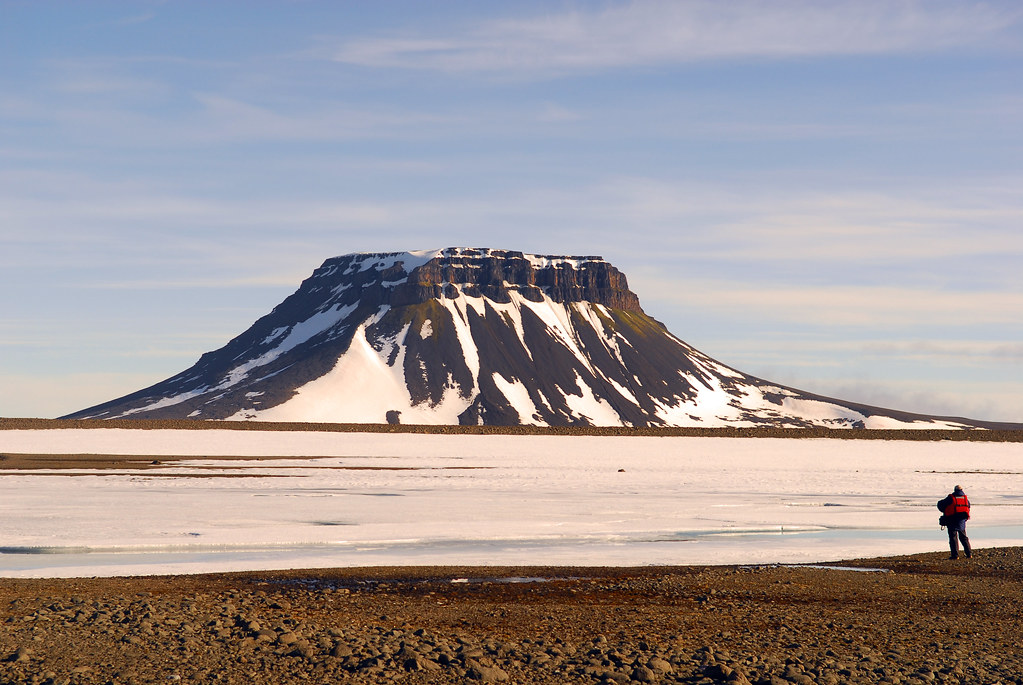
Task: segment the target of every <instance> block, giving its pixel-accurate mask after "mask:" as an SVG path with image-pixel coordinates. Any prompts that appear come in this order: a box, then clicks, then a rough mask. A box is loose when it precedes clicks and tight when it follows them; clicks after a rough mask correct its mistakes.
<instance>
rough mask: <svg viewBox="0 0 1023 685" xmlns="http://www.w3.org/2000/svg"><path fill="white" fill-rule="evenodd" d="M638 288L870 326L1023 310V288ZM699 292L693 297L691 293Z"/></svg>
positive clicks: (986, 317)
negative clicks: (945, 289) (970, 289)
mask: <svg viewBox="0 0 1023 685" xmlns="http://www.w3.org/2000/svg"><path fill="white" fill-rule="evenodd" d="M630 280H631V281H632V282H633V283H634V285H637V286H639V287H638V288H636V289H637V290H639V291H640V292H651V293H658V296H657V297H655V298H647V299H648V300H653V301H658V302H667V303H674V304H676V305H680V306H683V307H686V308H690V309H702V310H706V311H707V312H708V313H710V314H713V313H715V312H719V311H729V312H743V313H744V314H745V315H747V316H748V317H749V318H750V319H751V320H752V319H757V318H759V319H762V320H764V321H770V322H771V323H772V325H774V324H778V323H783V322H784V323H792V324H799V325H805V324H815V325H820V326H827V327H839V326H846V327H858V328H863V327H867V326H869V327H871V328H873V329H877V330H892V329H899V328H905V327H907V326H914V325H930V324H933V323H934V322H935V321H942V322H948V321H954V322H955V323H956V325H958V326H977V325H988V324H1002V323H1005V321H1006V312H1010V311H1017V312H1019V311H1023V292H1003V291H976V292H963V291H935V290H930V289H924V288H914V287H909V286H906V287H896V286H855V285H817V286H814V287H809V286H793V285H790V284H784V283H783V284H774V285H772V284H767V283H757V284H756V285H752V284H748V283H737V282H734V281H712V280H709V279H706V278H702V279H698V280H690V281H687V280H686V279H678V278H672V279H670V280H668V279H666V278H664V277H660V278H658V277H657V276H655V275H653V274H644V275H642V276H641V277H639V278H632V279H630ZM697 292H698V293H701V295H700V298H699V299H694V298H693V296H692V293H697Z"/></svg>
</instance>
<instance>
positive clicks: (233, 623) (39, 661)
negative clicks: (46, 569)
mask: <svg viewBox="0 0 1023 685" xmlns="http://www.w3.org/2000/svg"><path fill="white" fill-rule="evenodd" d="M835 565H836V566H840V567H845V568H842V569H828V568H819V567H817V568H811V567H774V566H771V567H643V568H584V567H572V568H537V567H530V568H440V567H430V568H398V567H395V568H377V569H330V570H315V571H287V572H246V573H235V574H213V575H195V576H165V577H136V578H104V579H76V580H12V579H0V625H2V629H0V682H2V683H63V684H70V683H81V684H85V683H104V684H105V683H124V684H130V683H156V682H161V683H164V682H186V683H217V682H220V683H292V682H315V683H334V682H358V683H363V682H366V683H390V682H399V683H456V682H466V681H467V680H476V681H483V682H505V681H507V682H513V683H598V682H603V683H629V682H640V683H676V682H677V683H726V682H730V683H740V684H741V683H747V682H751V683H763V684H765V685H767V684H771V685H778V684H779V683H932V682H936V683H991V682H1002V683H1008V682H1021V680H1020V677H1021V674H1023V653H1021V652H1020V650H1019V648H1018V645H1019V643H1020V639H1021V637H1023V631H1021V629H1020V627H1019V615H1020V613H1021V611H1023V592H1021V591H1023V548H1004V549H980V550H977V554H976V555H975V556H974V558H973V559H969V560H966V559H960V560H958V561H949V560H946V559H944V555H938V554H921V555H914V556H906V557H896V558H882V559H864V560H858V561H843V562H836V564H835ZM854 568H861V569H882V570H884V571H886V572H871V571H868V572H857V571H855V570H852V569H854Z"/></svg>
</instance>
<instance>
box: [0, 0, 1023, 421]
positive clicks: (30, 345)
mask: <svg viewBox="0 0 1023 685" xmlns="http://www.w3.org/2000/svg"><path fill="white" fill-rule="evenodd" d="M1020 84H1023V4H1020V3H1019V2H1017V1H1016V0H1002V1H999V0H989V1H987V2H973V1H971V0H960V1H954V2H953V1H946V0H927V1H912V0H891V1H887V2H880V1H875V0H821V1H811V0H774V1H771V2H767V1H765V0H732V1H730V2H718V1H715V0H678V1H676V2H642V1H638V2H621V1H605V2H558V1H549V2H501V3H481V2H468V1H466V2H452V1H447V0H436V1H431V2H429V3H423V2H414V1H408V2H401V1H395V2H390V1H388V2H312V1H291V2H285V1H283V0H282V1H280V2H269V1H258V2H230V1H224V2H217V3H205V2H186V1H182V2H147V1H142V0H140V1H138V2H128V1H114V0H110V1H103V0H95V1H92V2H88V3H82V2H57V1H54V2H45V3H39V2H27V1H26V2H11V1H7V0H0V293H2V296H0V416H8V417H13V416H24V417H56V416H60V415H63V414H66V413H70V412H72V411H76V410H79V409H83V408H85V407H88V406H91V405H93V404H97V403H100V402H103V401H106V400H109V399H113V398H115V397H118V396H120V395H123V394H126V393H129V392H132V391H134V390H137V389H140V388H142V387H145V386H148V385H151V384H152V383H155V382H157V381H160V380H163V379H164V378H167V377H169V376H172V375H174V374H176V373H178V372H179V371H182V370H184V369H185V368H187V367H188V366H190V365H192V364H193V363H194V362H195V361H196V360H197V359H198V357H199V356H200V355H201V354H202V353H203V352H206V351H210V350H213V349H216V348H219V347H221V346H222V345H223V344H225V343H226V342H227V341H228V340H230V339H231V338H233V337H234V336H236V335H238V334H239V333H241V332H242V331H243V330H245V329H246V328H247V327H248V326H249V325H250V324H251V323H252V322H253V321H255V320H256V319H257V318H259V317H260V316H262V315H264V314H266V313H268V312H269V311H270V309H272V308H273V307H274V306H275V305H276V304H278V303H279V302H280V301H281V300H283V299H284V298H285V297H287V295H289V294H290V293H291V292H293V291H294V290H295V289H296V288H297V287H298V285H299V283H300V282H301V281H302V280H303V279H304V278H306V277H308V276H309V275H310V274H311V273H312V271H313V269H314V268H316V267H317V266H319V265H320V264H321V263H322V262H323V261H324V260H325V259H327V258H329V257H332V256H335V255H340V254H346V253H349V252H378V251H400V250H411V249H432V248H440V247H449V246H472V247H494V248H503V249H512V250H521V251H523V252H531V253H541V254H599V255H602V256H604V257H605V258H606V259H608V260H609V261H610V262H611V263H612V264H614V265H615V266H617V267H618V268H619V269H621V270H622V271H623V272H624V273H625V274H626V275H627V276H628V278H629V283H630V285H631V287H632V289H633V290H634V291H635V292H637V293H638V295H639V297H640V301H641V303H642V306H643V308H644V310H645V311H646V312H647V313H648V314H650V315H652V316H653V317H654V318H656V319H658V320H660V321H662V322H663V323H664V324H665V325H666V326H667V327H668V329H669V330H670V331H672V332H673V333H674V334H675V335H677V336H678V337H680V338H682V339H683V340H685V341H686V342H688V343H690V344H692V345H694V346H695V347H697V348H698V349H700V350H701V351H703V352H704V353H706V354H709V355H710V356H712V357H714V358H716V359H718V360H720V361H721V362H723V363H725V364H728V365H730V366H733V367H735V368H737V369H739V370H741V371H744V372H746V373H749V374H752V375H756V376H760V377H762V378H766V379H768V380H771V381H775V382H779V383H784V384H787V385H791V386H794V387H797V388H800V389H803V390H808V391H811V392H816V393H819V394H824V395H829V396H832V397H838V398H842V399H846V400H853V401H859V402H865V403H869V404H875V405H879V406H884V407H891V408H895V409H901V410H906V411H915V412H921V413H930V414H939V415H949V416H967V417H971V418H977V419H987V420H995V421H1015V422H1023V126H1020V122H1021V121H1023V87H1021V85H1020Z"/></svg>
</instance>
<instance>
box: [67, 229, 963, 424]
mask: <svg viewBox="0 0 1023 685" xmlns="http://www.w3.org/2000/svg"><path fill="white" fill-rule="evenodd" d="M68 418H152V419H182V418H193V419H242V420H244V419H257V420H286V421H332V422H338V423H392V424H393V423H448V424H455V423H459V424H464V425H472V424H486V425H518V424H538V425H551V426H570V425H612V426H613V425H617V426H699V427H716V426H787V427H809V426H828V427H846V428H863V427H886V428H887V427H898V426H897V425H896V424H899V423H916V422H921V421H923V422H930V421H931V419H930V418H929V417H920V416H916V415H912V414H906V413H902V412H895V411H890V410H884V409H878V408H875V407H866V406H861V405H855V404H851V403H845V402H841V401H839V400H832V399H829V398H824V397H819V396H816V395H812V394H810V393H805V392H801V391H798V390H793V389H791V388H785V387H782V386H778V385H776V384H771V383H769V382H767V381H763V380H761V379H758V378H754V377H751V376H748V375H746V374H743V373H741V372H738V371H736V370H734V369H730V368H728V367H726V366H724V365H722V364H720V363H719V362H717V361H715V360H713V359H711V358H710V357H708V356H706V355H704V354H702V353H701V352H699V351H698V350H695V349H694V348H692V347H690V346H689V345H687V344H686V343H684V342H682V341H681V340H679V339H678V338H676V337H674V336H673V335H671V334H670V333H669V332H668V331H667V330H665V328H664V326H663V325H661V324H660V323H659V322H657V321H655V320H654V319H652V318H650V317H649V316H647V315H646V314H645V313H644V312H643V310H642V308H641V307H640V304H639V298H638V297H637V296H636V294H635V293H633V292H632V291H631V290H629V286H628V282H627V280H626V278H625V275H624V274H622V273H621V272H620V271H618V270H617V269H616V268H615V267H613V266H612V265H611V264H609V263H607V262H606V261H604V260H603V259H601V258H600V257H594V256H585V257H559V256H548V255H542V256H541V255H527V254H524V253H522V252H513V251H507V250H490V249H483V248H449V249H446V250H438V251H431V252H403V253H380V254H352V255H345V256H341V257H335V258H332V259H328V260H327V261H325V262H324V263H323V265H322V266H321V267H320V268H318V269H316V270H315V271H314V272H313V274H312V276H310V277H309V278H308V279H306V280H305V281H303V282H302V284H301V286H300V287H299V289H298V290H297V291H296V292H295V293H294V294H292V295H291V296H289V297H288V298H287V299H285V300H284V301H283V302H282V303H281V304H279V305H278V306H277V307H275V308H274V309H273V311H271V312H270V313H269V314H267V315H266V316H264V317H262V318H261V319H259V320H258V321H256V322H255V323H254V324H253V325H252V326H251V327H250V328H249V329H248V330H247V331H245V332H244V333H242V334H241V335H239V336H238V337H236V338H234V339H233V340H231V341H230V342H228V343H227V344H226V345H225V346H224V347H222V348H221V349H219V350H216V351H213V352H209V353H207V354H204V355H202V357H201V358H200V359H199V361H198V362H196V364H195V365H194V366H192V367H191V368H189V369H187V370H186V371H184V372H182V373H180V374H178V375H176V376H174V377H172V378H169V379H167V380H165V381H163V382H161V383H157V384H156V385H154V386H152V387H149V388H146V389H144V390H140V391H138V392H136V393H133V394H131V395H127V396H125V397H122V398H119V399H116V400H113V401H112V402H108V403H105V404H102V405H99V406H96V407H92V408H89V409H86V410H83V411H81V412H77V413H76V414H72V415H71V416H70V417H68ZM881 419H883V421H880V420H881ZM878 421H880V423H878ZM963 421H964V420H955V421H953V422H952V423H953V424H955V425H954V426H953V427H961V426H977V425H980V424H979V423H978V422H968V421H967V422H965V424H964V423H963ZM945 423H948V422H944V423H943V422H938V423H937V424H933V423H929V424H928V425H929V426H930V427H936V428H942V427H949V426H948V425H945Z"/></svg>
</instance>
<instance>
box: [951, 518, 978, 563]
mask: <svg viewBox="0 0 1023 685" xmlns="http://www.w3.org/2000/svg"><path fill="white" fill-rule="evenodd" d="M960 542H962V543H963V552H965V553H966V558H967V559H969V558H970V556H971V554H972V550H971V549H970V538H968V537H966V519H962V520H961V521H956V522H955V523H952V524H950V525H949V527H948V548H949V550H950V551H951V552H952V554H951V555H949V556H950V557H951V558H952V559H958V558H959V543H960Z"/></svg>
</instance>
